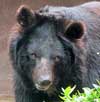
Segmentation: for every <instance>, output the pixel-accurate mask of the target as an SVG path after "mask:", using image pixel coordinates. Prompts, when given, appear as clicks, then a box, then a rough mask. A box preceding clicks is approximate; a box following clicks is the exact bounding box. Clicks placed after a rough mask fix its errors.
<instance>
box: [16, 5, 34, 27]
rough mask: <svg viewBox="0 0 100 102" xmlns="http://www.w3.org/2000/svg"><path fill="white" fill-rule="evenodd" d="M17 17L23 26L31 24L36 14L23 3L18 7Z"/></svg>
mask: <svg viewBox="0 0 100 102" xmlns="http://www.w3.org/2000/svg"><path fill="white" fill-rule="evenodd" d="M16 17H17V21H18V23H19V24H20V25H21V26H23V27H27V26H29V25H31V24H32V23H33V21H34V15H33V13H32V10H30V9H29V8H28V7H27V6H25V5H22V6H20V7H19V8H18V10H17V14H16Z"/></svg>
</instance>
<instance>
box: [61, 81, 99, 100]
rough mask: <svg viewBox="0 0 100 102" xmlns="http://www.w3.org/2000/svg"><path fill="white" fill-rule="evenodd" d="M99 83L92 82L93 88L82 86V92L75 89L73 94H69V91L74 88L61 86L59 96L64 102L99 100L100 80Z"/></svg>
mask: <svg viewBox="0 0 100 102" xmlns="http://www.w3.org/2000/svg"><path fill="white" fill-rule="evenodd" d="M98 83H99V85H96V84H93V86H94V88H93V89H90V88H88V87H85V88H83V91H84V92H83V93H80V92H79V91H77V92H76V93H75V94H74V95H72V96H71V93H72V92H73V91H74V90H75V87H76V86H74V87H73V88H71V87H67V88H66V89H63V88H62V93H61V94H62V96H60V98H61V99H62V100H63V101H64V102H100V82H98Z"/></svg>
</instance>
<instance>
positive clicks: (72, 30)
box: [64, 21, 85, 40]
mask: <svg viewBox="0 0 100 102" xmlns="http://www.w3.org/2000/svg"><path fill="white" fill-rule="evenodd" d="M84 32H85V25H84V24H83V22H77V21H76V22H71V23H69V24H68V25H67V27H66V29H65V33H64V36H65V37H66V38H68V39H70V40H77V39H80V38H81V37H82V36H83V35H84Z"/></svg>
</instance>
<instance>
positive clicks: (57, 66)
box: [9, 2, 100, 102]
mask: <svg viewBox="0 0 100 102" xmlns="http://www.w3.org/2000/svg"><path fill="white" fill-rule="evenodd" d="M96 3H97V4H98V5H100V2H92V3H91V2H90V3H87V4H83V5H79V6H75V7H70V8H69V7H52V6H46V7H44V8H41V9H39V10H37V11H34V12H33V11H32V10H30V9H29V8H27V7H26V6H21V7H20V8H19V9H18V11H17V14H16V18H17V25H16V27H14V30H13V31H12V34H11V37H10V45H9V52H10V58H11V61H12V65H13V69H14V89H15V99H16V102H44V101H45V102H60V101H59V96H58V95H59V94H60V91H61V87H63V88H65V87H66V86H68V85H71V86H73V85H77V89H79V90H80V91H81V89H82V87H86V86H88V87H92V84H93V83H96V80H100V12H99V9H100V6H98V5H95V4H96Z"/></svg>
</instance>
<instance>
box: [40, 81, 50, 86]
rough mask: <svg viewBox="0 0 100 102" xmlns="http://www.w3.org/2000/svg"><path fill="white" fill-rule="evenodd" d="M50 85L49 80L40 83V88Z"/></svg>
mask: <svg viewBox="0 0 100 102" xmlns="http://www.w3.org/2000/svg"><path fill="white" fill-rule="evenodd" d="M50 84H51V81H50V80H43V81H41V82H40V86H49V85H50Z"/></svg>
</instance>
